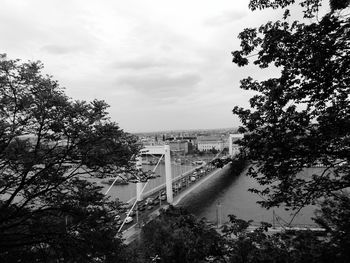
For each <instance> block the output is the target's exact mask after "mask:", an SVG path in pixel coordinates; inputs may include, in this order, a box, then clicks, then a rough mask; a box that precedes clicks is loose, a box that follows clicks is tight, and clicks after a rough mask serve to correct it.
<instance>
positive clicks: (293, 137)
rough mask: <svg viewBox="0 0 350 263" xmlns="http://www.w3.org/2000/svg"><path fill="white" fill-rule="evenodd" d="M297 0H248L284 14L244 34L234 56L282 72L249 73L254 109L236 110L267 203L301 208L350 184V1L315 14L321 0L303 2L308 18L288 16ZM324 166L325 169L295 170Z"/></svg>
mask: <svg viewBox="0 0 350 263" xmlns="http://www.w3.org/2000/svg"><path fill="white" fill-rule="evenodd" d="M294 2H295V1H294V0H275V1H272V0H271V1H269V0H268V1H259V0H252V1H251V2H250V7H251V9H253V10H254V9H263V8H283V9H284V10H285V15H284V18H283V19H282V20H278V21H275V22H268V23H267V24H265V25H262V26H260V27H259V28H247V29H245V30H244V31H243V32H241V33H240V35H239V38H240V40H241V49H240V50H237V51H234V52H232V55H233V62H234V63H236V64H237V65H238V66H245V65H247V64H248V63H249V62H250V60H253V57H254V60H253V63H254V64H255V65H257V66H259V67H260V68H267V67H275V68H277V69H279V70H280V75H279V76H276V77H274V78H270V79H266V80H263V81H257V80H254V79H253V78H252V77H247V78H246V79H243V80H241V88H242V89H246V90H252V91H255V92H256V95H255V96H253V97H252V98H251V99H250V101H249V102H250V109H244V108H242V107H238V106H236V107H235V108H234V109H233V113H234V114H237V115H238V116H239V118H240V119H241V122H242V124H243V125H242V127H241V128H240V131H241V132H244V133H246V135H245V137H244V139H243V140H242V144H243V146H244V147H245V149H246V153H247V155H248V157H249V158H250V159H253V160H256V161H257V165H256V166H255V167H254V168H252V169H251V170H250V175H251V176H253V177H255V178H257V180H258V181H259V183H260V184H262V185H265V188H264V190H261V191H257V190H253V191H256V192H258V193H259V194H261V195H264V196H265V197H266V201H263V202H262V203H263V205H265V206H267V207H271V206H275V205H279V204H281V203H285V204H286V205H287V206H291V207H293V208H300V207H303V206H305V205H307V204H310V203H313V202H314V201H315V200H317V199H318V198H320V197H327V196H334V195H337V193H338V192H339V191H341V190H343V189H346V188H347V187H349V186H350V177H349V171H350V170H349V162H350V160H349V158H350V154H349V151H350V98H349V94H350V77H349V76H350V67H349V66H350V49H349V46H350V39H349V37H350V34H349V30H350V23H349V22H350V21H349V19H350V17H349V14H348V11H349V8H348V7H347V6H348V5H349V1H330V4H331V8H330V11H329V12H328V13H327V14H325V15H324V16H323V17H322V18H321V19H320V20H318V18H317V14H318V9H319V7H320V5H321V4H322V1H320V0H305V1H299V4H301V6H302V7H304V14H305V17H307V18H311V20H310V19H309V20H307V21H308V22H306V23H304V22H299V21H292V22H288V21H289V19H290V18H288V19H287V17H289V10H287V7H288V6H289V5H291V4H293V3H294ZM315 165H321V166H323V167H324V169H323V172H322V173H321V174H314V175H313V176H312V178H309V179H305V178H302V177H300V176H298V173H299V172H300V171H302V170H303V169H304V168H305V167H313V166H315Z"/></svg>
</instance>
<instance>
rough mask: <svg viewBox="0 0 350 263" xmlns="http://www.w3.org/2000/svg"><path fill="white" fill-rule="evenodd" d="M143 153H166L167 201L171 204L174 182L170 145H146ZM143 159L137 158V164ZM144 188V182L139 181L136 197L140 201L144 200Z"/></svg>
mask: <svg viewBox="0 0 350 263" xmlns="http://www.w3.org/2000/svg"><path fill="white" fill-rule="evenodd" d="M141 154H151V155H155V154H157V155H159V154H160V155H164V160H165V187H166V196H167V202H168V203H169V204H172V203H173V184H172V176H171V157H170V146H169V145H164V146H146V147H145V148H143V149H142V150H141ZM139 162H141V165H142V160H137V165H138V164H139ZM143 188H144V184H143V183H142V182H138V183H137V184H136V198H137V200H138V201H141V200H142V191H143Z"/></svg>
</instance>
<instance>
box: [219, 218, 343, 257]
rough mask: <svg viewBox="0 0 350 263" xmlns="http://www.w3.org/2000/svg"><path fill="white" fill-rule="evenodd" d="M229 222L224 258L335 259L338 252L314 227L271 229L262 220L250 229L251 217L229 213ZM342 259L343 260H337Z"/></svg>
mask: <svg viewBox="0 0 350 263" xmlns="http://www.w3.org/2000/svg"><path fill="white" fill-rule="evenodd" d="M229 217H230V222H229V223H228V224H227V225H225V226H224V228H223V230H222V232H223V238H224V240H225V245H226V246H225V248H226V251H225V259H226V261H225V262H237V263H240V262H242V263H243V262H245V263H250V262H252V263H253V262H255V263H259V262H261V263H263V262H281V263H282V262H284V263H300V262H305V263H308V262H315V263H316V262H324V263H327V262H335V261H333V259H334V256H335V254H334V253H333V251H330V250H329V249H327V245H328V244H325V243H324V242H323V241H322V239H320V238H319V237H318V235H317V234H316V233H312V232H311V231H284V232H281V233H271V232H268V228H269V227H271V224H268V223H263V222H262V223H261V225H260V226H258V227H256V228H255V229H254V230H251V229H249V227H250V225H251V223H252V221H244V220H242V219H238V218H237V217H236V216H234V215H230V216H229ZM337 262H341V261H337Z"/></svg>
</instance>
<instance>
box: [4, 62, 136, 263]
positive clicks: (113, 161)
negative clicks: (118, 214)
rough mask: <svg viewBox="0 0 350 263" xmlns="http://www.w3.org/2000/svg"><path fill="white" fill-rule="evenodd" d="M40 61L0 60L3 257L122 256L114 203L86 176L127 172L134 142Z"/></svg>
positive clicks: (68, 259)
mask: <svg viewBox="0 0 350 263" xmlns="http://www.w3.org/2000/svg"><path fill="white" fill-rule="evenodd" d="M42 67H43V65H42V64H41V63H40V62H28V63H21V62H20V61H19V60H9V59H7V58H6V56H5V55H2V56H1V58H0V248H1V249H0V261H1V262H24V261H25V262H38V261H40V262H50V261H54V262H58V261H56V260H59V261H60V262H101V261H106V262H109V261H113V262H116V261H117V260H119V261H122V259H123V255H122V253H123V251H124V250H123V244H122V242H121V240H120V238H117V237H115V236H116V234H117V233H116V231H117V229H118V228H117V227H116V225H115V222H114V221H113V213H114V211H116V209H118V207H119V202H118V201H111V200H109V199H108V198H106V197H105V196H104V195H103V194H102V193H101V191H100V190H101V188H100V187H98V186H96V185H95V184H93V183H91V182H89V181H88V179H89V177H91V176H100V177H103V176H106V175H109V174H115V173H116V172H118V171H120V170H123V171H129V172H131V173H132V172H133V169H134V168H133V164H134V156H135V155H136V154H137V153H138V150H139V145H138V144H137V140H136V138H135V137H133V136H132V135H130V134H128V133H125V132H124V131H123V130H121V129H120V128H119V127H118V125H117V124H116V123H114V122H112V121H110V120H109V118H108V114H107V112H106V109H107V107H108V105H107V104H106V103H105V102H103V101H98V100H94V101H93V102H91V103H88V102H85V101H73V100H71V99H69V98H68V97H67V96H66V95H65V94H64V90H63V89H62V88H60V86H59V84H58V83H57V81H54V80H53V79H52V77H51V76H44V75H42V74H41V69H42ZM119 261H118V262H119Z"/></svg>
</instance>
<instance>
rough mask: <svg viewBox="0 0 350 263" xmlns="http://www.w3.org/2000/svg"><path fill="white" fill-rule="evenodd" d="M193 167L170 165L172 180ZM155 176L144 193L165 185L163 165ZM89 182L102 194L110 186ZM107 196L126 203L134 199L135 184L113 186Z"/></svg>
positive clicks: (151, 167) (144, 168) (147, 167)
mask: <svg viewBox="0 0 350 263" xmlns="http://www.w3.org/2000/svg"><path fill="white" fill-rule="evenodd" d="M154 167H155V166H151V165H143V166H142V169H143V170H144V171H149V170H151V171H153V169H154ZM194 168H195V166H193V165H180V164H175V163H174V164H172V166H171V175H172V178H175V177H177V176H179V175H181V174H183V173H185V172H186V171H189V170H191V169H194ZM154 173H155V175H159V177H156V178H154V179H150V180H149V181H148V183H147V186H146V188H145V190H144V193H146V192H147V191H149V190H151V189H153V188H155V187H157V186H159V185H162V184H165V165H164V163H160V164H159V165H158V167H157V168H156V170H155V172H154ZM89 180H90V181H93V182H95V183H97V184H98V185H100V186H102V187H103V189H102V192H103V193H106V191H107V190H108V188H109V187H110V185H108V184H101V181H102V179H91V178H90V179H89ZM103 180H106V179H103ZM108 195H109V196H110V197H111V198H112V199H116V198H118V199H119V200H120V201H123V202H128V201H130V200H131V199H133V198H135V197H136V184H135V183H129V184H127V185H114V186H113V187H112V188H111V189H110V190H109V192H108Z"/></svg>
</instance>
